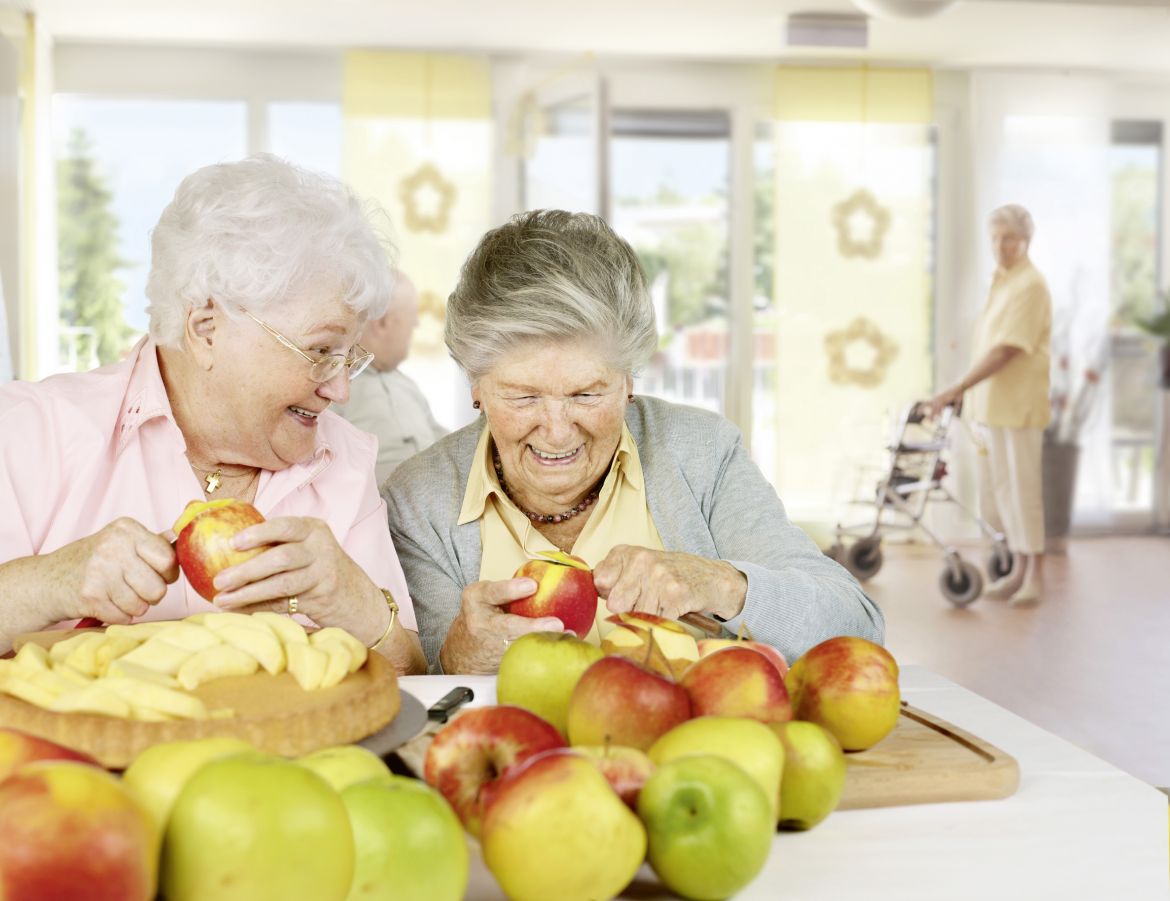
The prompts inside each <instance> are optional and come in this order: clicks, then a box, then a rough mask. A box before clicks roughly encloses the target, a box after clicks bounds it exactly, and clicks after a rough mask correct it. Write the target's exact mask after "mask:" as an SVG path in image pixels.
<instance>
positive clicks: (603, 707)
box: [569, 657, 691, 751]
mask: <svg viewBox="0 0 1170 901" xmlns="http://www.w3.org/2000/svg"><path fill="white" fill-rule="evenodd" d="M690 717H691V702H690V699H689V698H688V697H687V693H686V689H684V688H683V687H682V686H681V685H679V684H678V683H677V682H673V681H672V680H670V679H668V678H667V677H665V676H662V675H659V674H658V673H655V672H651V671H650V670H649V669H647V668H646V667H644V666H640V665H639V664H637V663H635V662H634V661H632V660H629V659H628V658H626V657H603V658H601V659H600V660H598V661H597V662H596V663H594V664H593V665H592V666H590V667H589V669H587V670H585V674H584V675H583V676H582V677H581V679H580V681H579V682H578V683H577V687H576V688H574V689H573V694H572V697H570V698H569V743H570V744H572V745H603V746H604V745H609V744H614V745H625V746H627V747H630V748H637V749H638V750H640V751H645V750H646V749H647V748H649V747H650V746H651V745H652V744H654V742H655V741H657V740H658V737H659V736H660V735H664V734H665V733H667V732H669V731H670V730H671V729H673V728H674V727H675V726H677V725H678V724H679V723H681V722H683V721H684V720H688V719H690Z"/></svg>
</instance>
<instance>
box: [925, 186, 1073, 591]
mask: <svg viewBox="0 0 1170 901" xmlns="http://www.w3.org/2000/svg"><path fill="white" fill-rule="evenodd" d="M988 227H989V230H990V236H991V249H992V252H993V253H994V255H995V261H996V263H997V264H998V265H997V268H996V270H995V276H994V277H993V279H992V282H991V290H990V292H989V294H988V297H987V304H986V305H985V306H984V308H983V313H982V314H981V315H980V317H979V323H978V325H977V326H976V328H975V344H974V357H975V365H974V366H972V367H971V369H970V371H969V372H968V373H967V374H966V375H965V376H963V377H962V378H961V379H960V380H959V381H958V382H957V383H955V384H954V385H952V386H951V387H949V388H947V389H946V390H945V391H942V392H941V393H939V394H938V395H936V396H935V397H933V398H931V399H930V400H929V401H927V403H926V407H927V413H929V414H931V415H934V414H936V413H938V412H939V411H941V410H942V409H943V407H945V406H947V405H948V404H958V403H960V402H961V401H962V399H963V395H964V394H965V393H966V392H968V391H970V392H971V402H970V404H969V405H968V408H967V411H966V412H968V413H969V414H970V416H971V418H972V419H974V420H975V422H977V423H978V424H979V429H980V432H981V433H982V441H981V443H982V444H983V447H981V448H980V454H979V505H980V510H981V511H982V513H983V517H984V519H986V520H987V521H988V524H989V525H991V527H992V528H994V529H995V530H996V531H998V532H1002V533H1003V534H1004V535H1005V536H1006V537H1007V543H1008V548H1009V549H1010V550H1011V552H1012V566H1011V568H1010V570H1009V571H1008V572H1007V574H1006V575H1003V576H1002V577H1000V578H999V579H998V580H997V581H995V582H993V583H992V584H991V585H990V586H989V587H988V589H987V590H986V591H985V592H984V594H985V595H988V596H989V597H1001V598H1003V597H1006V598H1009V599H1010V600H1009V601H1008V603H1009V604H1012V605H1013V606H1019V605H1022V604H1035V603H1036V602H1037V601H1039V600H1040V594H1041V591H1042V588H1043V585H1042V581H1041V564H1042V562H1043V559H1044V556H1043V555H1044V502H1043V498H1042V496H1041V480H1040V463H1041V458H1042V456H1043V449H1044V429H1045V427H1046V426H1047V425H1048V422H1049V419H1050V418H1051V411H1050V409H1049V405H1048V368H1049V345H1050V344H1051V341H1052V298H1051V296H1050V295H1049V293H1048V285H1047V283H1046V282H1045V281H1044V276H1042V275H1041V274H1040V273H1039V272H1038V271H1037V270H1036V267H1035V266H1033V265H1032V261H1031V260H1030V259H1029V258H1028V247H1029V246H1030V244H1031V243H1032V235H1033V234H1034V233H1035V231H1036V228H1035V225H1034V224H1033V222H1032V216H1031V214H1030V213H1029V212H1028V211H1027V210H1026V209H1024V208H1023V207H1022V206H1018V205H1016V204H1009V205H1007V206H1001V207H999V208H997V209H995V210H993V211H992V213H991V215H990V216H989V217H988Z"/></svg>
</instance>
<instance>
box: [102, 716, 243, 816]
mask: <svg viewBox="0 0 1170 901" xmlns="http://www.w3.org/2000/svg"><path fill="white" fill-rule="evenodd" d="M255 750H256V749H255V748H254V747H252V745H250V744H248V742H246V741H244V740H243V739H240V738H227V737H224V738H218V737H217V738H196V739H192V740H190V741H167V742H163V743H162V744H157V745H152V746H151V747H149V748H147V749H146V750H145V751H143V752H142V753H141V754H139V755H138V756H137V757H135V758H134V761H133V763H131V764H130V766H129V767H127V769H126V772H125V773H123V774H122V784H123V785H125V786H126V788H127V789H129V791H130V794H131V795H133V796H134V800H136V801H137V802H138V803H139V804H140V805H141V806H142V808H143V809H144V810H145V811H146V812H147V813H149V814H150V815H151V817H152V818H153V819H154V822H155V823H156V824H157V826H158V828H159V830H160V831H161V830H164V829H166V825H167V818H168V817H169V816H170V813H171V807H173V806H174V803H175V799H176V798H177V797H179V792H181V791H182V790H183V786H184V785H186V784H187V780H189V779H190V778H191V777H192V776H194V775H195V773H197V772H198V771H199V770H200V769H201V768H202V767H203V766H204V765H206V764H208V763H210V762H211V761H213V760H218V759H219V758H221V757H227V756H229V755H231V754H241V753H244V752H247V751H255Z"/></svg>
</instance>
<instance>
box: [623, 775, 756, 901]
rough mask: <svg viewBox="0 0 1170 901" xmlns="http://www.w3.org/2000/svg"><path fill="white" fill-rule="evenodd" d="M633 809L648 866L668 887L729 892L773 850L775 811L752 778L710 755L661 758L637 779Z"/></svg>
mask: <svg viewBox="0 0 1170 901" xmlns="http://www.w3.org/2000/svg"><path fill="white" fill-rule="evenodd" d="M638 816H640V817H641V818H642V822H643V823H645V824H646V832H647V835H648V836H649V855H648V857H649V860H650V866H652V867H653V868H654V872H655V873H657V874H658V878H660V879H661V880H662V881H663V882H664V883H665V884H666V887H667V888H669V889H670V890H671V891H673V892H677V893H678V894H680V895H682V896H684V897H686V898H694V899H696V901H708V899H710V901H717V899H721V898H727V897H729V896H731V895H733V894H735V893H736V892H738V891H739V890H740V889H742V888H743V887H744V886H746V885H747V884H748V883H749V882H751V881H752V880H753V879H755V878H756V876H757V875H758V874H759V872H760V870H762V869H763V867H764V864H765V863H766V862H767V860H768V855H769V854H770V853H771V851H772V836H773V833H774V825H775V822H776V820H775V817H774V816H773V813H772V803H771V800H770V799H769V797H768V796H767V795H765V794H764V792H763V791H762V790H761V789H760V786H759V785H758V784H757V783H756V780H755V779H753V778H752V777H751V776H749V775H748V774H747V773H745V772H744V771H743V769H741V768H740V767H738V766H736V765H735V764H734V763H732V762H731V761H729V760H726V759H724V758H722V757H717V756H715V755H713V754H696V755H691V756H689V757H681V758H679V759H677V760H672V761H670V762H669V763H666V764H663V765H662V766H660V767H659V768H658V769H657V770H655V771H654V774H653V775H652V776H651V777H650V778H649V779H647V780H646V784H645V785H644V786H642V793H641V794H640V795H639V796H638Z"/></svg>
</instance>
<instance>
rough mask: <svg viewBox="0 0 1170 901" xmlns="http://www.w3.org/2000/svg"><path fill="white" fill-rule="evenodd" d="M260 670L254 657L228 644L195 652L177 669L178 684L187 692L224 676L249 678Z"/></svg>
mask: <svg viewBox="0 0 1170 901" xmlns="http://www.w3.org/2000/svg"><path fill="white" fill-rule="evenodd" d="M259 668H260V663H259V661H257V660H256V658H255V657H254V656H252V655H251V654H249V653H247V652H246V651H242V650H240V649H239V648H237V647H233V646H232V645H230V644H218V645H213V646H212V647H210V648H204V649H203V650H202V651H197V652H196V653H195V654H193V655H192V656H191V657H188V658H187V660H186V661H185V662H184V663H183V665H182V666H181V667H179V674H178V678H179V684H180V685H182V686H183V688H185V689H187V691H191V690H192V689H194V688H196V687H198V686H200V685H202V684H203V683H204V682H211V681H213V680H215V679H223V678H225V677H226V676H250V675H252V673H254V672H256V670H258V669H259Z"/></svg>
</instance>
